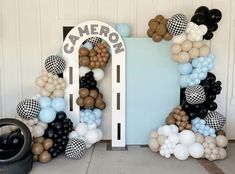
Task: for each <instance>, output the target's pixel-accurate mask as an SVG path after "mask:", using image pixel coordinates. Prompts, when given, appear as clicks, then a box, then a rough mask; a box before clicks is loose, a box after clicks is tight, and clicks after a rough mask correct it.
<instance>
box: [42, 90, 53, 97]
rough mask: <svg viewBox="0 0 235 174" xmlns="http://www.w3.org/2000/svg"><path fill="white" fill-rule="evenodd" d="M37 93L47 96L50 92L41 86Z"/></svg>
mask: <svg viewBox="0 0 235 174" xmlns="http://www.w3.org/2000/svg"><path fill="white" fill-rule="evenodd" d="M39 94H40V95H41V96H43V97H48V96H50V95H51V93H50V92H49V91H47V90H46V88H41V90H40V91H39Z"/></svg>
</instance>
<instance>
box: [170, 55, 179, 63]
mask: <svg viewBox="0 0 235 174" xmlns="http://www.w3.org/2000/svg"><path fill="white" fill-rule="evenodd" d="M171 57H172V58H173V60H175V61H178V59H179V55H178V54H172V55H171Z"/></svg>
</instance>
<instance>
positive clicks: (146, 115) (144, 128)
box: [124, 38, 180, 145]
mask: <svg viewBox="0 0 235 174" xmlns="http://www.w3.org/2000/svg"><path fill="white" fill-rule="evenodd" d="M124 42H125V46H126V52H127V54H126V137H127V138H126V142H127V144H129V145H130V144H147V142H148V134H149V132H150V131H151V130H153V129H156V128H157V127H159V126H161V125H162V124H163V123H164V120H165V118H166V116H167V115H168V114H169V112H171V110H172V109H173V107H175V106H176V105H178V104H179V100H180V86H179V83H178V78H179V74H178V72H177V65H176V63H175V62H174V61H173V60H172V59H171V56H170V46H171V42H164V41H162V42H160V43H155V42H153V41H152V40H151V39H149V38H124Z"/></svg>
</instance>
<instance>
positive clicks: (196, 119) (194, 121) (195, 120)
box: [192, 117, 200, 124]
mask: <svg viewBox="0 0 235 174" xmlns="http://www.w3.org/2000/svg"><path fill="white" fill-rule="evenodd" d="M199 121H200V118H198V117H196V118H194V119H193V120H192V124H197V123H198V122H199Z"/></svg>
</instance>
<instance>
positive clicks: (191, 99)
mask: <svg viewBox="0 0 235 174" xmlns="http://www.w3.org/2000/svg"><path fill="white" fill-rule="evenodd" d="M185 98H186V101H187V102H188V103H189V104H191V105H196V104H201V103H203V102H204V101H205V100H206V93H205V90H204V88H203V87H202V86H201V85H194V86H189V87H187V88H186V90H185Z"/></svg>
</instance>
